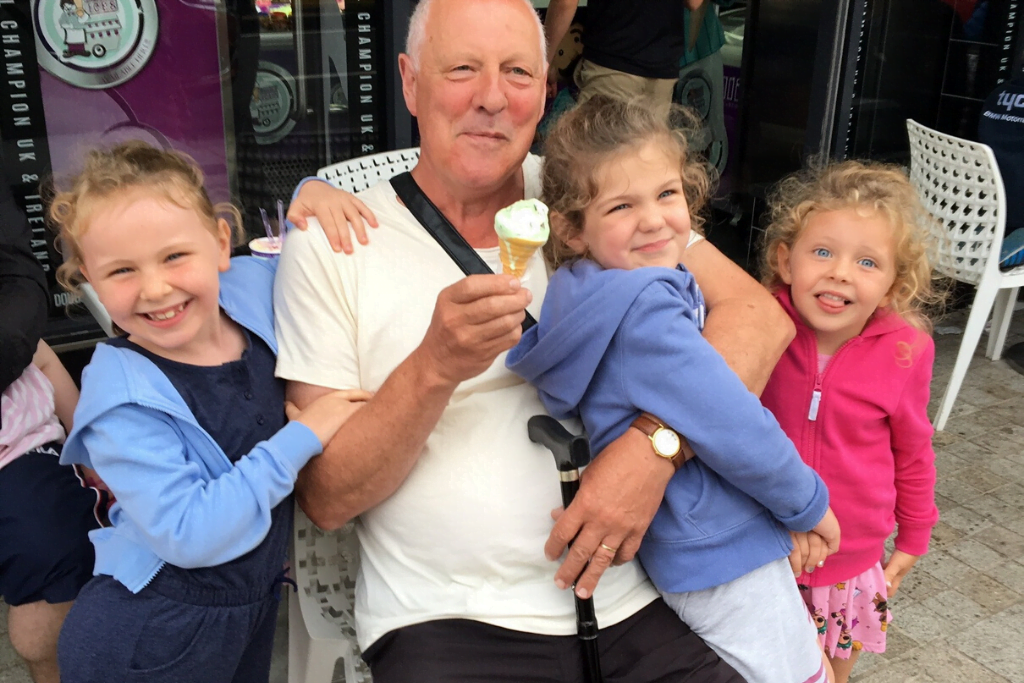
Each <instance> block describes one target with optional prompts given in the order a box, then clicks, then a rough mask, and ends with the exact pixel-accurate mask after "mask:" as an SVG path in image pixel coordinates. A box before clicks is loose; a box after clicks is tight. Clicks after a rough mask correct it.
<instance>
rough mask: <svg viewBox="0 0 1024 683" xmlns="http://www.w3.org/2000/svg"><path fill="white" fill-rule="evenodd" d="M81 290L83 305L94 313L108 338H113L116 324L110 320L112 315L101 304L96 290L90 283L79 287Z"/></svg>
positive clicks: (93, 315)
mask: <svg viewBox="0 0 1024 683" xmlns="http://www.w3.org/2000/svg"><path fill="white" fill-rule="evenodd" d="M79 290H80V291H81V294H82V303H83V304H85V307H86V308H87V309H88V310H89V312H90V313H92V317H93V318H95V319H96V322H98V323H99V324H100V327H101V328H103V332H104V334H106V335H107V336H108V337H113V336H114V324H113V322H111V320H110V314H109V313H107V309H106V308H104V307H103V304H101V303H100V298H99V297H98V296H96V290H95V289H93V288H92V285H90V284H89V283H88V282H83V283H82V284H81V285H79Z"/></svg>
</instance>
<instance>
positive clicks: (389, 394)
mask: <svg viewBox="0 0 1024 683" xmlns="http://www.w3.org/2000/svg"><path fill="white" fill-rule="evenodd" d="M456 386H457V385H454V384H451V383H448V382H444V381H441V380H440V379H439V378H437V376H436V375H435V373H432V372H430V369H429V366H427V364H425V363H424V362H423V361H422V360H421V356H420V355H419V353H418V352H417V351H414V352H413V353H412V354H410V356H409V357H408V358H406V359H405V361H403V362H402V363H401V364H400V365H399V366H398V367H397V368H395V371H394V372H392V373H391V375H390V376H389V377H388V379H387V380H386V381H385V382H384V384H383V385H381V387H380V389H379V390H378V391H377V392H376V394H374V397H373V398H372V399H371V400H370V401H368V402H367V403H366V405H365V406H363V407H362V408H361V409H360V410H358V411H356V412H355V413H354V414H353V415H352V417H350V418H349V419H348V421H347V422H345V424H344V425H343V426H342V428H341V429H340V430H339V431H338V433H337V434H336V435H335V437H334V438H333V439H332V440H331V442H330V443H329V444H328V445H327V448H325V449H324V452H323V454H322V455H320V456H318V457H315V458H313V459H312V460H310V462H309V464H307V465H306V467H305V468H303V470H302V472H301V473H300V474H299V480H298V482H297V484H296V492H297V495H298V499H299V504H300V505H301V507H302V509H303V510H304V511H305V512H306V514H307V515H309V518H310V519H311V520H312V521H313V522H314V523H316V524H317V526H320V527H321V528H324V529H334V528H338V527H340V526H342V525H343V524H345V523H346V522H347V521H348V520H350V519H352V518H353V517H355V516H356V515H358V514H360V513H361V512H363V511H365V510H367V509H369V508H371V507H373V506H375V505H377V504H378V503H380V502H381V501H383V500H384V499H386V498H387V497H388V496H390V495H391V494H392V493H394V492H395V490H396V489H397V488H398V487H399V486H401V484H402V482H404V481H405V478H406V477H407V476H408V475H409V472H410V471H411V470H412V467H413V465H415V463H416V460H417V459H418V458H419V455H420V452H421V451H422V450H423V446H424V444H425V443H426V441H427V437H429V436H430V433H431V432H432V431H433V430H434V427H435V426H436V425H437V422H438V420H440V419H441V415H442V413H443V412H444V409H445V407H446V406H447V405H448V400H449V399H450V398H451V395H452V393H453V392H454V391H455V388H456ZM299 407H300V408H301V407H304V406H302V405H300V406H299Z"/></svg>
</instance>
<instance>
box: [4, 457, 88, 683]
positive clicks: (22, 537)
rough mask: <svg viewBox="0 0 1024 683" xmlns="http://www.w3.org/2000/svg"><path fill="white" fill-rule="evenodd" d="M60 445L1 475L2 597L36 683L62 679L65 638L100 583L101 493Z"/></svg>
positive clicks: (15, 641)
mask: <svg viewBox="0 0 1024 683" xmlns="http://www.w3.org/2000/svg"><path fill="white" fill-rule="evenodd" d="M56 448H59V446H57V445H51V446H49V447H43V448H41V449H40V450H36V451H30V452H28V453H26V454H25V455H22V456H20V457H19V458H17V459H16V460H14V461H13V462H11V463H9V464H8V465H6V466H5V467H4V468H3V469H2V470H0V595H3V597H4V600H5V601H6V602H7V604H8V605H10V611H9V613H8V616H7V629H8V634H9V637H10V640H11V644H12V645H13V646H14V650H15V652H17V653H18V655H19V656H20V657H21V658H22V659H24V660H25V663H26V665H27V666H28V669H29V673H30V674H31V676H32V680H34V681H35V682H36V683H51V682H53V683H56V682H57V681H59V680H60V676H59V674H58V667H57V638H58V636H59V634H60V629H61V626H62V624H63V623H64V617H65V616H66V615H67V613H68V610H69V609H71V604H72V601H73V600H74V599H75V597H76V596H77V595H78V592H79V590H81V588H82V586H84V585H85V583H86V582H88V581H89V579H90V578H91V577H92V570H93V565H94V563H95V556H94V553H93V547H92V543H90V542H89V536H88V533H89V531H90V530H91V529H95V528H97V527H98V526H99V523H98V522H97V521H96V518H95V516H94V512H95V504H96V499H97V498H96V492H95V491H93V490H92V489H86V488H83V487H82V486H81V485H80V484H79V481H78V477H77V476H76V475H75V473H74V470H73V469H72V468H70V467H64V466H62V465H60V463H59V462H58V454H57V451H56Z"/></svg>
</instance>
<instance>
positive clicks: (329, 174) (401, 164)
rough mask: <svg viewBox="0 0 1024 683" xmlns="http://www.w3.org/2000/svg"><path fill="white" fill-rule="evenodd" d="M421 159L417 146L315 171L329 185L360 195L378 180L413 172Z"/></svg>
mask: <svg viewBox="0 0 1024 683" xmlns="http://www.w3.org/2000/svg"><path fill="white" fill-rule="evenodd" d="M419 159H420V148H419V147H408V148H406V149H396V150H395V151H393V152H382V153H380V154H371V155H369V156H365V157H356V158H355V159H349V160H348V161H339V162H338V163H336V164H331V165H330V166H324V167H323V168H321V169H320V170H319V171H317V172H316V174H317V176H318V177H320V178H323V179H324V180H326V181H327V182H329V183H330V184H331V185H334V186H335V187H339V188H341V189H342V190H345V191H346V192H360V191H362V190H365V189H367V188H369V187H373V186H374V185H376V184H377V183H378V182H380V181H381V180H390V179H391V178H393V177H395V176H396V175H398V174H399V173H403V172H405V171H408V170H410V169H412V167H413V166H415V165H416V162H418V161H419Z"/></svg>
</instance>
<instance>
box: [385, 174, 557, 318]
mask: <svg viewBox="0 0 1024 683" xmlns="http://www.w3.org/2000/svg"><path fill="white" fill-rule="evenodd" d="M391 186H392V187H393V188H395V192H396V193H398V196H399V197H400V198H401V200H402V203H403V204H405V208H407V209H409V212H410V213H411V214H412V215H413V217H414V218H415V219H416V220H418V221H419V222H420V224H421V225H422V226H423V227H424V228H426V230H427V232H428V233H430V236H431V237H433V238H434V239H435V240H437V243H438V244H440V245H441V248H442V249H444V250H445V252H446V253H447V254H448V256H450V257H451V259H452V260H453V261H455V263H456V264H457V265H458V266H459V268H461V269H462V272H463V273H465V274H466V275H488V274H493V273H494V271H493V270H491V269H490V268H489V267H488V266H487V264H486V263H484V260H483V259H482V258H480V255H479V254H477V253H476V250H474V249H473V247H471V246H469V243H468V242H466V240H465V239H463V237H462V235H460V234H459V231H458V230H456V229H455V226H453V225H452V224H451V221H449V220H448V219H447V218H445V215H444V214H443V213H441V212H440V211H439V210H438V208H437V207H436V206H434V203H433V202H431V201H430V199H429V198H428V197H427V195H425V194H423V190H421V189H420V186H419V185H417V184H416V181H415V180H413V177H412V174H411V173H409V172H408V171H406V172H405V173H400V174H398V175H396V176H395V177H394V178H392V179H391ZM536 324H537V321H536V320H534V319H533V316H532V315H530V312H529V311H527V312H526V319H525V320H524V321H523V332H525V331H526V330H528V329H530V328H531V327H533V326H534V325H536Z"/></svg>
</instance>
